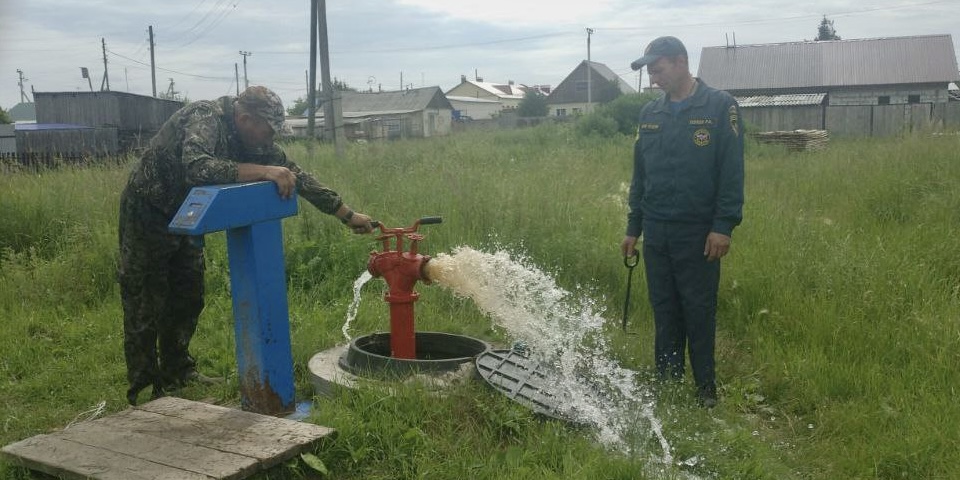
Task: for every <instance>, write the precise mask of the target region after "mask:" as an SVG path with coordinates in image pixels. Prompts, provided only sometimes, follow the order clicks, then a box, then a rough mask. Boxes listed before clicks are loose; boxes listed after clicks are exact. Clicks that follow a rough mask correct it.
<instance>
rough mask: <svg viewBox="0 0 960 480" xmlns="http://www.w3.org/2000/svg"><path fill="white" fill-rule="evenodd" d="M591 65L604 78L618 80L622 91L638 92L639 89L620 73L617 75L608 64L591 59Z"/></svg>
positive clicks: (626, 92) (618, 85) (628, 92)
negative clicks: (626, 80)
mask: <svg viewBox="0 0 960 480" xmlns="http://www.w3.org/2000/svg"><path fill="white" fill-rule="evenodd" d="M584 63H586V60H584ZM590 65H592V66H593V71H595V72H597V73H599V74H600V76H602V77H603V78H605V79H607V80H609V81H611V82H617V87H619V88H620V92H622V93H624V94H631V93H637V91H636V90H635V89H634V88H633V87H632V86H631V85H630V84H628V83H627V82H625V81H623V79H622V78H620V75H617V74H616V73H615V72H614V71H613V70H611V69H610V67H608V66H606V64H603V63H600V62H592V61H591V62H590Z"/></svg>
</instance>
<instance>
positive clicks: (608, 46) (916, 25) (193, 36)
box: [0, 0, 960, 110]
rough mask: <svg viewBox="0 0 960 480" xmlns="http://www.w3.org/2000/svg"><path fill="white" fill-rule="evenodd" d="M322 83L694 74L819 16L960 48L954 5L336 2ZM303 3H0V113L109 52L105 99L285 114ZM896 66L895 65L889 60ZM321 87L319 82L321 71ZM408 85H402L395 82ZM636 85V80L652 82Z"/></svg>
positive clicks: (305, 28)
mask: <svg viewBox="0 0 960 480" xmlns="http://www.w3.org/2000/svg"><path fill="white" fill-rule="evenodd" d="M326 3H327V23H328V33H329V42H330V57H331V60H330V64H331V74H332V76H334V77H336V78H338V79H341V80H343V81H345V82H346V83H347V84H348V85H350V86H351V87H354V88H357V89H361V90H366V89H368V88H373V89H374V90H376V89H378V88H382V89H383V90H396V89H399V88H401V85H407V86H413V87H420V86H439V87H440V88H442V89H443V90H444V91H447V90H449V89H450V88H452V87H454V86H455V85H457V84H458V83H459V82H460V76H461V75H466V76H467V77H469V78H473V77H474V76H475V75H479V76H480V77H482V78H483V79H484V80H485V81H488V82H496V83H506V82H507V81H508V80H513V81H515V82H517V83H522V84H528V85H534V84H548V85H554V86H555V85H557V84H559V83H560V82H561V81H562V80H563V79H564V77H566V76H567V75H568V74H569V73H570V71H572V70H573V68H574V67H576V65H577V64H578V63H579V62H580V61H582V60H584V59H586V58H587V37H588V35H587V29H588V28H590V29H593V34H592V35H591V36H590V39H591V42H590V45H591V48H590V57H591V59H592V60H594V61H596V62H601V63H604V64H606V65H607V66H609V67H610V68H611V69H612V70H613V71H614V72H616V73H618V74H620V75H621V77H622V78H623V79H624V80H625V81H627V82H628V83H630V84H631V85H633V86H635V87H636V85H637V83H638V81H639V80H640V79H639V77H638V76H637V74H636V73H634V72H632V71H631V70H630V67H629V65H630V62H631V61H632V60H634V59H635V58H637V57H638V56H639V55H640V52H641V51H642V49H643V47H644V46H645V45H646V44H647V43H648V42H649V41H650V40H651V39H653V38H655V37H657V36H660V35H674V36H677V37H679V38H680V39H681V40H683V41H684V43H685V44H686V46H687V50H688V51H689V53H690V60H691V65H692V66H693V70H694V73H696V68H697V65H698V64H699V57H700V50H701V49H702V48H703V47H710V46H721V45H725V44H727V43H734V39H735V41H736V43H737V44H740V45H744V44H757V43H779V42H793V41H802V40H812V39H813V38H814V37H816V35H817V26H818V25H819V23H820V20H821V19H822V18H823V16H824V15H826V16H827V17H828V18H829V19H831V20H833V21H834V27H835V29H836V32H837V34H838V35H840V36H841V37H842V38H843V39H856V38H877V37H892V36H911V35H930V34H950V35H952V37H953V43H954V49H955V50H957V51H960V47H958V42H960V21H958V19H960V0H829V1H827V0H804V1H796V0H727V1H725V2H705V1H697V0H653V1H651V0H588V1H574V0H487V1H465V0H340V1H337V0H331V1H327V2H326ZM309 7H310V2H309V0H297V1H291V0H271V1H256V0H163V1H157V0H84V1H82V2H81V1H75V0H0V107H3V108H4V109H6V110H9V109H10V107H12V106H13V105H15V104H17V103H18V102H20V97H21V95H20V87H19V86H18V79H19V77H18V74H17V70H18V69H19V70H22V71H23V73H24V76H25V80H24V88H25V90H26V91H27V93H28V94H29V92H30V90H31V87H32V88H33V89H35V90H36V91H38V92H49V91H77V90H85V91H86V90H89V88H90V86H89V84H88V83H87V80H86V79H83V78H81V71H80V67H87V68H88V69H89V71H90V77H91V79H90V80H91V83H92V85H93V88H94V89H95V90H99V89H100V86H101V84H102V80H103V72H104V66H103V50H102V45H101V38H103V39H104V40H105V41H106V48H107V61H108V68H109V70H108V72H109V80H110V89H111V90H119V91H125V92H131V93H138V94H144V95H150V94H151V93H152V86H151V76H150V67H149V66H150V49H149V41H148V34H147V29H148V26H153V31H154V36H155V43H156V48H155V59H156V66H157V74H156V83H157V91H158V92H164V91H166V90H167V89H168V88H169V86H170V79H173V82H174V89H175V90H176V91H178V92H181V93H182V94H185V95H187V96H188V97H189V98H190V99H193V100H198V99H208V98H215V97H218V96H221V95H225V94H234V93H235V92H236V83H235V82H234V65H235V64H238V65H239V74H240V82H241V84H242V83H243V81H244V80H243V75H244V71H243V58H244V57H243V56H241V55H240V53H239V52H240V51H247V52H251V53H252V55H250V56H248V57H247V75H248V79H249V82H250V84H251V85H253V84H260V85H266V86H267V87H269V88H272V89H274V90H275V91H277V93H279V94H280V96H281V97H282V98H283V100H284V102H285V104H290V103H291V102H293V101H294V100H295V99H297V98H298V97H306V92H307V81H306V71H307V69H308V67H309V61H310V60H309V51H310V49H309V30H310V17H309ZM890 68H897V66H896V65H891V66H890ZM318 82H319V71H318ZM401 82H402V83H401ZM646 83H647V81H646V79H644V80H643V84H644V85H646Z"/></svg>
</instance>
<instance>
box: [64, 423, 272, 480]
mask: <svg viewBox="0 0 960 480" xmlns="http://www.w3.org/2000/svg"><path fill="white" fill-rule="evenodd" d="M110 420H111V419H110V418H109V417H107V418H103V419H100V420H96V421H92V422H82V423H78V424H76V425H74V426H72V427H71V428H68V429H66V430H64V431H62V432H59V433H58V434H56V436H57V437H59V438H62V439H64V440H70V441H73V442H76V443H79V444H82V445H86V446H89V447H94V448H100V449H103V450H106V451H110V452H113V453H118V454H123V455H128V456H132V457H137V458H140V459H143V460H147V461H150V462H154V463H157V464H160V465H165V466H168V467H173V468H177V469H180V470H185V471H189V472H194V473H197V474H201V475H206V476H210V477H213V478H218V479H224V480H232V479H239V478H244V477H246V476H249V475H251V474H253V473H254V472H256V471H257V469H258V467H259V464H258V462H257V459H254V458H250V457H247V456H243V455H237V454H235V453H230V452H223V451H220V450H216V449H213V448H209V447H205V446H203V445H195V444H192V443H185V442H182V441H180V440H171V439H166V438H161V437H157V436H154V435H145V434H142V433H137V432H131V431H128V430H123V429H119V428H117V425H116V424H115V423H114V422H111V421H110Z"/></svg>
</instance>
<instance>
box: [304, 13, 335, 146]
mask: <svg viewBox="0 0 960 480" xmlns="http://www.w3.org/2000/svg"><path fill="white" fill-rule="evenodd" d="M317 9H318V7H317V0H310V72H309V73H308V74H307V111H306V114H307V137H308V138H309V139H310V140H313V139H315V138H316V137H315V136H314V133H313V132H314V125H316V121H317V120H316V116H317V115H316V109H317ZM324 121H325V122H328V121H330V119H329V117H328V118H324ZM312 143H313V142H310V143H308V144H307V145H311V144H312Z"/></svg>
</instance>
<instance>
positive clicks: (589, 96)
mask: <svg viewBox="0 0 960 480" xmlns="http://www.w3.org/2000/svg"><path fill="white" fill-rule="evenodd" d="M591 35H593V29H592V28H588V29H587V113H589V112H590V106H591V104H592V103H593V82H592V81H591V80H592V78H591V77H592V74H591V73H590V71H591V70H593V66H592V65H591V64H590V36H591Z"/></svg>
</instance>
